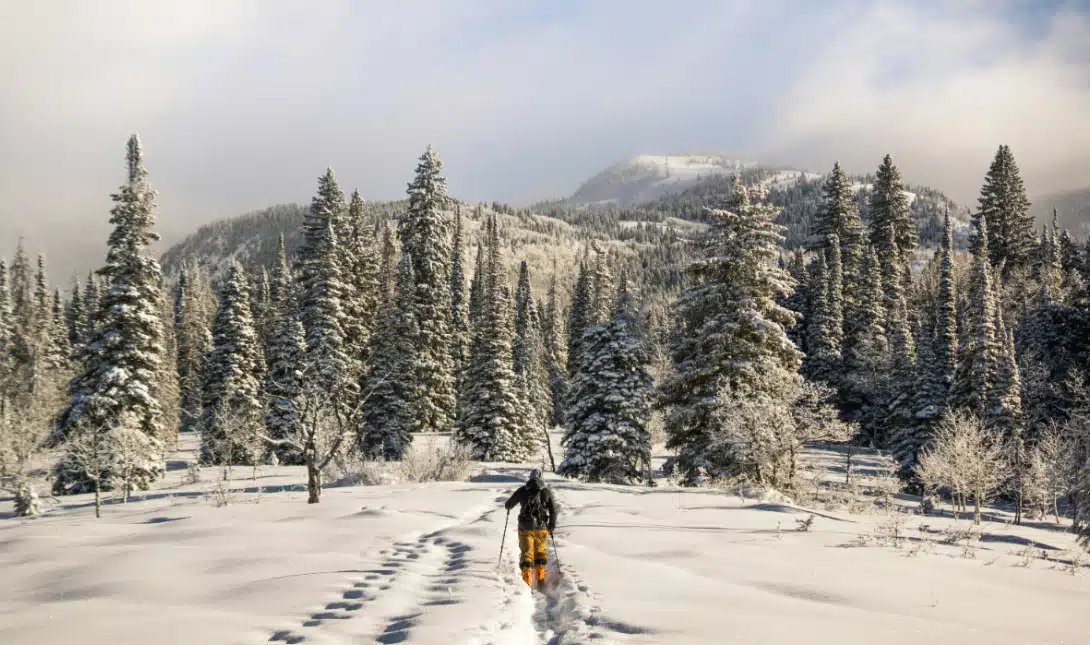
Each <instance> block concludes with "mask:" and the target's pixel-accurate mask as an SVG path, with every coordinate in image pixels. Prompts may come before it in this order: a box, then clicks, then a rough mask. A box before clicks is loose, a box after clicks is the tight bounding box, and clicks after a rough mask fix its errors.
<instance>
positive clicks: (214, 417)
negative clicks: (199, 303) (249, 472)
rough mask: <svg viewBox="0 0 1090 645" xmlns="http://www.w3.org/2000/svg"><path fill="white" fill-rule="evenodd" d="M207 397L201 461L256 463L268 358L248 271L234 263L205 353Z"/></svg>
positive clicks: (204, 397)
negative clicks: (254, 311)
mask: <svg viewBox="0 0 1090 645" xmlns="http://www.w3.org/2000/svg"><path fill="white" fill-rule="evenodd" d="M203 376H204V379H203V389H202V396H201V404H202V414H201V462H202V463H205V464H217V465H225V464H254V463H256V461H258V460H260V458H261V455H262V454H263V447H262V449H255V444H256V441H255V437H256V436H257V433H258V432H260V431H261V429H260V427H259V426H260V425H261V417H262V411H263V410H264V407H265V406H264V405H262V401H261V380H262V379H263V378H264V376H265V363H264V359H263V356H262V352H261V346H260V341H259V340H258V337H257V332H256V331H255V330H254V320H253V316H252V315H251V313H250V286H249V280H248V278H247V276H246V270H245V269H243V268H242V265H240V264H238V263H237V262H235V263H233V264H232V265H231V269H230V272H229V273H228V275H227V279H226V280H224V282H223V284H222V286H221V287H220V295H219V309H218V310H217V311H216V319H215V322H214V323H213V325H212V351H211V352H210V353H209V354H208V356H207V357H206V358H205V369H204V375H203Z"/></svg>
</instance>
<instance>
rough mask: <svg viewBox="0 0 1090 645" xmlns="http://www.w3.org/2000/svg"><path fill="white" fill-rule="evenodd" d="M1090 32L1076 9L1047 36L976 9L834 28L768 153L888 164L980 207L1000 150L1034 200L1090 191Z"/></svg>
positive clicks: (903, 8) (908, 13) (903, 12)
mask: <svg viewBox="0 0 1090 645" xmlns="http://www.w3.org/2000/svg"><path fill="white" fill-rule="evenodd" d="M1087 43H1090V22H1088V20H1087V16H1086V15H1085V14H1082V13H1078V12H1077V11H1075V10H1074V9H1073V8H1063V9H1061V10H1060V11H1059V12H1058V13H1056V14H1055V15H1054V16H1052V17H1051V18H1050V19H1047V20H1045V21H1044V24H1043V25H1042V32H1041V34H1040V35H1039V36H1037V37H1034V36H1033V35H1032V34H1027V30H1026V25H1025V24H1020V23H1018V22H1015V21H1012V20H1011V15H1010V14H1009V13H1008V12H1004V11H996V10H995V7H994V6H992V5H990V4H988V5H980V4H979V3H969V4H965V5H961V6H960V7H959V8H958V10H954V11H951V12H944V13H941V14H939V13H935V12H933V11H929V10H928V9H925V8H919V7H918V6H916V5H911V4H907V3H906V4H884V5H880V6H878V7H875V8H874V9H872V10H870V11H868V12H866V13H865V14H863V16H862V17H861V18H860V19H858V20H855V21H852V22H851V23H845V24H843V25H842V26H841V28H840V29H839V30H838V31H837V33H836V34H835V37H834V38H831V39H830V44H829V46H828V47H826V48H825V49H823V50H821V51H819V52H815V55H814V56H813V57H812V58H811V59H810V63H809V64H808V65H806V66H804V67H803V69H802V70H801V73H800V75H799V76H798V77H797V79H796V81H795V82H794V84H793V86H792V87H791V88H790V89H789V90H788V91H787V92H786V93H785V94H784V95H783V96H782V97H781V98H780V99H779V101H778V109H777V111H776V116H775V118H774V119H773V120H772V121H771V122H770V124H769V127H768V144H767V148H766V149H767V150H769V151H770V152H772V153H774V154H776V155H780V156H785V157H792V158H795V159H799V160H800V161H799V162H801V163H807V164H810V165H812V166H817V167H820V168H826V167H829V166H831V163H832V160H833V159H839V160H840V161H841V163H842V164H844V165H846V166H847V167H848V168H849V169H850V170H852V171H856V172H867V171H872V170H873V169H874V168H876V167H877V166H878V163H879V162H880V160H881V158H882V156H883V155H884V154H886V153H887V152H888V153H889V154H891V155H892V156H893V158H894V160H895V162H897V163H898V164H899V165H900V166H901V168H902V170H903V172H904V174H905V175H906V176H907V177H908V178H910V179H911V180H913V181H915V182H917V183H923V184H929V185H932V186H935V187H939V188H943V189H946V190H948V191H949V192H950V193H951V194H952V196H955V197H956V198H958V199H960V200H962V201H963V202H964V203H966V204H973V203H975V197H976V195H977V191H978V190H979V187H980V184H981V182H982V181H983V177H984V174H985V172H986V171H987V168H988V165H989V163H990V161H991V158H992V156H993V155H994V154H995V150H996V148H997V147H998V146H999V145H1000V144H1007V145H1009V146H1011V149H1012V151H1013V152H1014V154H1015V158H1016V159H1017V160H1018V162H1019V164H1020V167H1021V170H1022V171H1023V177H1024V179H1025V180H1026V184H1027V189H1028V190H1029V192H1030V193H1032V194H1040V193H1043V192H1049V191H1052V190H1057V189H1063V188H1071V187H1073V186H1081V185H1085V184H1087V183H1090V178H1088V177H1087V176H1086V174H1085V169H1086V168H1087V166H1088V165H1090V163H1088V162H1090V122H1088V121H1087V115H1088V114H1090V87H1088V85H1087V81H1086V79H1087V69H1088V67H1087V60H1088V58H1090V57H1088V49H1087Z"/></svg>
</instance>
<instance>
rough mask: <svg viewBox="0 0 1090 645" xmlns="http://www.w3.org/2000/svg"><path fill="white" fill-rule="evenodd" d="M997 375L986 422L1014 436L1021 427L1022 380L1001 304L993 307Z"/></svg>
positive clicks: (989, 397)
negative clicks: (994, 308) (994, 310)
mask: <svg viewBox="0 0 1090 645" xmlns="http://www.w3.org/2000/svg"><path fill="white" fill-rule="evenodd" d="M995 315H996V354H997V361H996V375H995V381H994V383H993V385H992V389H991V391H990V392H989V393H988V403H987V409H986V415H985V418H984V421H985V423H987V424H988V426H989V427H991V428H992V429H994V430H996V431H998V432H1001V433H1002V434H1003V436H1004V437H1005V438H1008V439H1009V438H1013V437H1014V436H1015V435H1017V434H1018V433H1019V431H1020V429H1021V416H1022V394H1021V392H1022V379H1021V376H1020V374H1019V373H1018V359H1017V357H1016V356H1015V352H1014V334H1013V333H1012V332H1011V331H1010V330H1009V329H1008V328H1007V325H1006V323H1005V322H1004V320H1003V309H1002V307H997V308H996V313H995Z"/></svg>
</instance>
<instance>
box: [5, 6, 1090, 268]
mask: <svg viewBox="0 0 1090 645" xmlns="http://www.w3.org/2000/svg"><path fill="white" fill-rule="evenodd" d="M817 5H821V7H820V9H819V8H818V7H817ZM1088 11H1090V7H1088V3H1087V1H1086V0H1083V1H1081V2H1066V3H1064V2H1047V1H1045V2H1043V1H1040V0H1038V1H1033V0H1029V1H1017V0H1014V1H1008V2H1001V1H998V2H997V1H987V2H985V1H983V0H946V1H942V2H933V3H932V2H910V1H907V0H906V1H904V2H851V1H847V0H838V1H837V2H832V3H829V2H821V3H818V2H810V1H808V0H798V1H796V2H790V1H777V0H760V1H759V2H758V1H747V2H742V1H737V2H730V1H715V2H713V1H704V0H675V1H667V0H662V1H659V2H641V1H638V0H588V1H586V2H577V1H575V0H562V1H556V0H551V1H547V0H540V1H539V2H518V1H512V0H456V1H455V0H433V1H428V0H398V1H397V2H388V1H386V0H376V1H373V2H371V1H363V0H358V1H350V0H345V1H338V0H320V1H315V0H299V1H287V0H285V1H278V0H209V1H205V0H186V1H183V0H177V1H175V2H166V1H162V2H156V1H150V0H141V1H136V0H133V1H131V2H121V1H111V0H96V1H94V2H90V1H83V2H64V1H61V0H42V1H39V2H30V1H27V0H0V251H2V252H3V253H4V254H6V255H8V257H10V253H11V248H13V247H14V243H15V239H16V238H17V237H18V236H24V237H25V238H26V245H27V248H28V251H29V252H31V253H37V252H39V251H45V252H46V253H47V256H48V258H49V261H50V265H51V267H52V270H51V273H52V276H51V277H52V278H53V279H54V280H57V281H62V282H65V281H67V280H68V279H69V276H70V275H71V272H72V271H73V270H80V271H85V270H86V269H88V268H90V267H91V266H92V265H97V264H98V263H100V262H101V258H102V256H103V253H104V241H105V238H106V235H107V233H108V229H107V223H106V220H107V218H108V213H109V207H110V200H109V195H110V193H111V192H113V191H114V190H115V189H116V187H117V185H118V184H119V183H120V182H121V180H122V179H123V170H124V165H123V155H124V143H125V139H126V137H127V136H128V135H129V133H131V132H134V131H135V132H139V134H140V137H141V139H142V141H143V143H144V149H145V159H146V165H147V167H148V169H149V172H150V174H151V180H152V183H153V185H154V187H155V188H156V189H158V190H159V193H160V196H159V204H160V209H159V213H158V217H159V228H160V230H161V231H162V232H163V233H164V235H165V236H166V237H167V239H168V240H177V239H178V238H179V237H180V236H182V235H183V234H185V233H187V232H190V231H191V230H193V229H195V228H196V226H197V225H198V224H201V223H205V222H208V221H211V220H214V219H218V218H221V217H225V216H229V215H234V214H239V213H242V212H246V211H250V210H255V209H259V208H262V207H265V206H267V205H270V204H273V203H277V202H285V201H303V202H305V201H308V200H309V198H310V195H311V194H312V193H313V191H314V187H315V183H316V179H317V177H318V175H319V174H321V173H322V171H323V170H324V169H325V167H326V166H332V167H334V168H335V169H336V171H337V174H338V177H339V179H340V180H341V183H342V186H343V187H344V188H345V189H346V190H351V189H353V188H359V190H360V191H361V193H362V194H363V195H364V197H365V198H368V199H390V198H397V197H400V196H402V195H404V189H405V184H406V182H408V181H409V179H410V178H411V174H412V170H413V168H414V166H415V161H416V158H417V157H418V156H419V155H420V154H421V153H422V152H423V150H424V148H425V147H426V146H427V145H428V144H429V143H431V144H433V145H434V146H435V148H436V151H437V152H438V153H439V155H440V158H442V159H443V161H444V163H445V166H446V175H447V178H448V181H449V184H450V188H451V192H452V193H453V194H455V195H456V196H458V197H460V198H463V199H468V200H493V199H496V200H501V201H507V202H512V203H517V204H521V203H529V202H531V201H535V200H538V199H542V198H551V197H560V196H566V195H568V194H571V193H572V192H573V191H574V190H575V189H576V188H577V187H578V185H579V184H580V183H581V181H583V180H584V179H586V178H588V177H589V176H591V175H593V174H594V173H596V172H598V171H599V170H601V169H603V168H604V167H606V166H608V165H609V164H611V163H613V162H615V161H618V160H620V159H623V158H625V157H627V156H630V155H633V154H638V153H659V154H666V153H679V152H685V151H719V152H732V153H737V154H738V155H739V156H741V157H744V158H747V159H754V160H759V161H770V162H781V163H788V164H791V165H795V166H798V167H803V168H806V169H808V170H814V171H818V172H824V171H826V170H828V168H830V167H831V166H832V163H833V161H834V160H836V159H839V160H840V161H841V163H842V164H843V165H845V167H846V168H847V169H848V170H849V171H852V172H866V171H871V170H873V169H874V168H876V167H877V165H878V163H879V162H880V161H881V157H882V155H884V154H885V153H887V152H888V153H890V154H892V155H893V158H894V161H895V162H896V163H898V164H899V165H900V166H901V168H902V170H903V172H904V174H905V175H906V177H907V179H908V180H909V181H912V182H915V183H924V184H928V185H931V186H934V187H936V188H940V189H943V190H945V191H947V192H948V193H950V194H951V195H952V196H953V197H955V198H956V199H959V200H964V201H966V202H971V201H973V200H975V195H976V192H977V191H978V189H979V186H980V183H981V180H982V178H983V176H984V173H985V171H986V170H987V166H988V163H989V162H990V160H991V157H992V155H993V154H994V153H995V149H996V147H997V146H998V145H999V144H1000V143H1006V144H1008V145H1010V146H1011V148H1012V150H1013V152H1014V154H1015V157H1016V159H1017V160H1018V162H1019V164H1020V166H1021V168H1022V170H1023V174H1024V177H1025V179H1026V183H1027V187H1028V189H1029V192H1030V193H1031V194H1040V193H1045V192H1051V191H1056V190H1061V189H1067V188H1075V187H1082V186H1086V185H1090V176H1088V174H1090V173H1088V169H1090V163H1088V162H1090V13H1088Z"/></svg>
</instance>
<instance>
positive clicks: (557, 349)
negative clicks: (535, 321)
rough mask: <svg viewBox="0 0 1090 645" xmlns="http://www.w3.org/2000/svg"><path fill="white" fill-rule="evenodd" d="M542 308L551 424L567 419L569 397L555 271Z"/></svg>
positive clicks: (566, 359) (542, 334) (566, 357)
mask: <svg viewBox="0 0 1090 645" xmlns="http://www.w3.org/2000/svg"><path fill="white" fill-rule="evenodd" d="M547 298H548V299H547V300H546V303H545V308H544V309H543V310H542V324H541V337H542V344H543V346H544V351H545V370H546V372H547V373H548V375H549V391H550V392H551V398H552V402H553V409H552V412H551V414H550V415H549V425H553V426H556V425H560V424H561V423H563V422H564V415H565V414H566V412H565V409H566V405H565V404H566V402H567V397H568V370H567V363H568V356H567V346H566V345H565V343H564V337H563V335H562V333H563V323H561V313H560V302H559V297H558V294H557V290H556V272H555V271H554V272H553V276H552V280H551V281H550V282H549V293H548V296H547Z"/></svg>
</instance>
